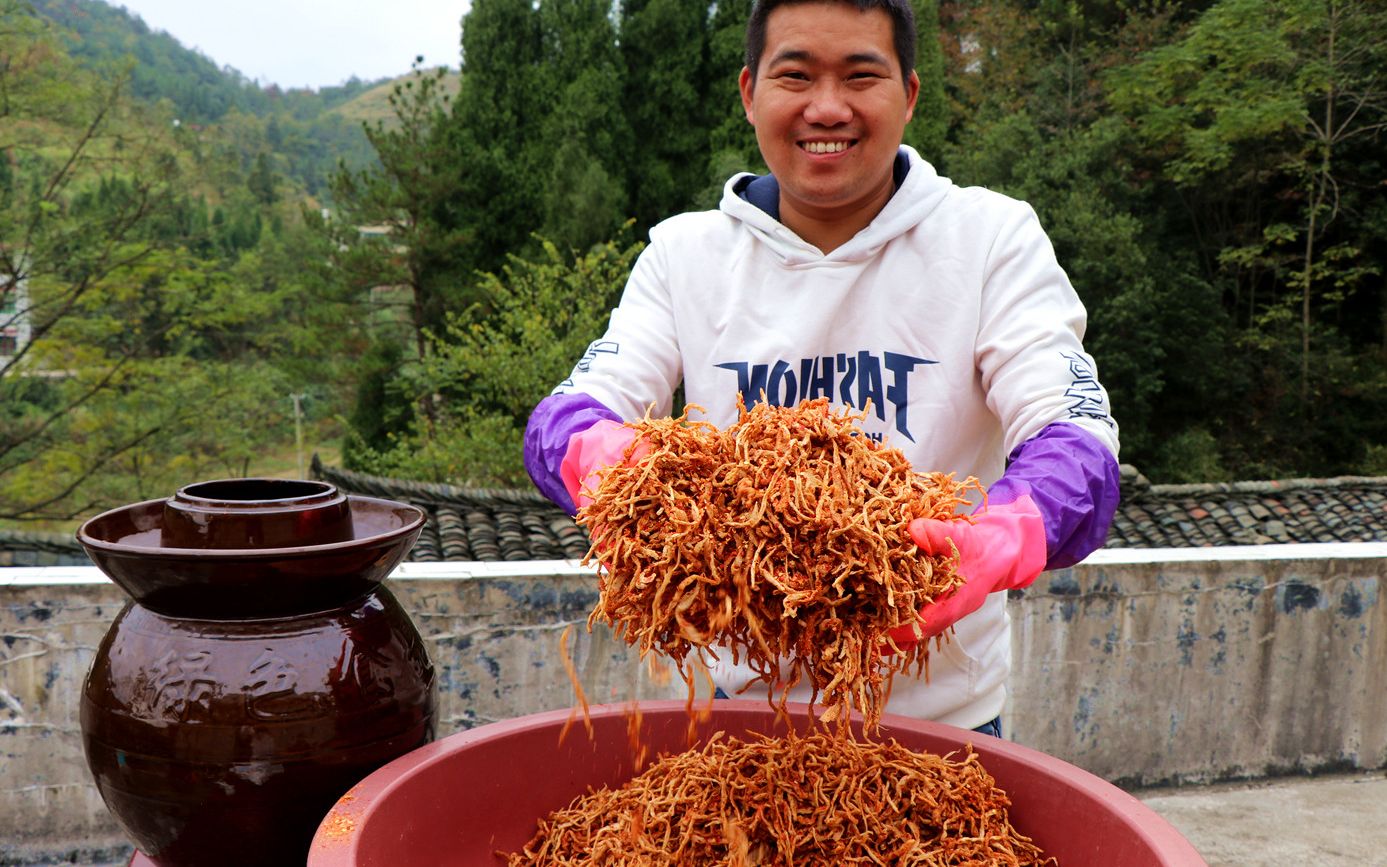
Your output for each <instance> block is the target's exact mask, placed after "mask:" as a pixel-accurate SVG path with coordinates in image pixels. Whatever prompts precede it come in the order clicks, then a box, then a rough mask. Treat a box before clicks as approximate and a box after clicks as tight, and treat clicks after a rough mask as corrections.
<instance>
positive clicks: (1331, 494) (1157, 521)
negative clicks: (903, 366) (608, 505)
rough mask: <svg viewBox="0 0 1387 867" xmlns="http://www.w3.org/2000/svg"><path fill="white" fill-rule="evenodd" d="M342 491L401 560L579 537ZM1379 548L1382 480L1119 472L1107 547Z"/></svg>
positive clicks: (556, 517)
mask: <svg viewBox="0 0 1387 867" xmlns="http://www.w3.org/2000/svg"><path fill="white" fill-rule="evenodd" d="M313 476H314V477H315V478H319V479H322V480H324V481H327V482H331V483H332V484H334V485H337V486H338V487H339V488H341V489H342V490H344V491H349V492H351V493H356V494H365V495H367V496H375V497H384V498H386V499H392V500H400V501H403V502H407V503H413V504H414V505H416V506H419V507H420V508H422V509H423V510H424V511H425V513H426V514H427V515H428V520H427V521H426V523H425V525H424V529H423V531H422V532H421V533H420V535H419V541H418V542H417V543H416V544H415V546H414V549H413V551H411V552H410V559H411V560H415V561H423V562H437V561H443V560H491V561H496V560H578V559H581V558H582V557H583V556H584V555H585V554H586V553H587V550H588V538H587V533H586V531H584V530H583V529H582V528H581V527H579V526H578V525H577V524H575V523H574V522H573V519H572V518H570V517H569V516H568V515H566V514H564V512H563V510H562V509H560V508H559V507H558V506H555V505H554V504H553V503H551V502H549V501H548V500H546V499H545V498H544V497H542V496H540V495H539V494H538V493H537V492H535V491H532V490H529V491H517V490H490V489H480V488H461V487H455V486H451V485H438V484H427V483H424V482H410V481H401V480H399V479H387V478H381V477H378V476H368V475H364V474H361V473H354V472H349V471H347V470H341V469H336V468H333V467H325V466H323V465H322V463H321V462H319V461H318V459H317V458H316V457H315V458H314V461H313ZM1292 542H1387V477H1361V476H1349V477H1342V478H1335V479H1288V480H1285V481H1271V482H1224V483H1217V484H1202V485H1153V484H1151V483H1150V482H1149V481H1147V479H1146V478H1145V477H1144V476H1142V475H1141V474H1140V473H1138V472H1136V470H1134V469H1133V468H1132V467H1130V466H1124V467H1123V468H1122V504H1121V506H1120V507H1119V508H1118V512H1117V517H1116V519H1115V520H1114V521H1113V527H1112V531H1111V532H1110V533H1109V534H1108V541H1107V544H1106V547H1108V548H1191V547H1208V546H1219V545H1269V544H1286V543H1292ZM89 563H90V561H89V560H88V559H87V556H86V554H85V553H84V552H83V551H82V548H81V546H79V545H78V544H77V541H76V539H74V538H73V537H71V536H69V535H61V534H52V533H21V532H11V531H0V567H5V566H69V565H87V564H89Z"/></svg>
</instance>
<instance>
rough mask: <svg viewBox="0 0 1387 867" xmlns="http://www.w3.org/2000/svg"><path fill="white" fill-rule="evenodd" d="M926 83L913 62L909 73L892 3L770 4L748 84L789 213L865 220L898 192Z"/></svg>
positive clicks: (750, 113)
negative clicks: (905, 141) (902, 156)
mask: <svg viewBox="0 0 1387 867" xmlns="http://www.w3.org/2000/svg"><path fill="white" fill-rule="evenodd" d="M919 88H920V83H919V80H918V79H917V78H916V77H915V74H914V72H911V73H910V78H909V81H908V82H907V81H903V80H902V77H901V69H900V65H899V63H898V62H897V60H896V54H895V44H894V42H893V40H892V30H891V17H890V16H889V15H888V14H887V13H886V12H885V11H883V10H881V9H871V10H867V11H860V10H858V9H857V8H855V7H854V6H851V5H849V4H846V3H834V2H826V3H815V2H811V3H797V4H791V5H787V6H781V7H778V8H776V9H775V10H774V11H772V12H771V14H770V17H769V19H768V20H767V22H766V47H765V51H764V52H763V53H762V55H761V65H760V68H759V69H758V70H757V75H756V76H755V80H754V81H753V79H752V76H751V72H750V70H747V69H743V70H742V75H741V90H742V104H743V105H744V106H745V108H746V115H747V120H749V121H751V123H752V125H754V126H755V127H756V139H757V142H758V143H759V144H760V147H761V155H762V156H763V157H764V158H765V160H766V165H767V166H768V167H769V168H770V170H771V172H772V173H773V174H774V175H775V177H776V179H777V180H779V182H780V190H781V219H782V221H783V222H785V223H786V224H787V225H791V226H793V225H794V220H795V218H796V217H797V216H802V217H805V218H808V219H812V220H815V221H818V222H820V223H833V222H835V221H837V220H844V221H852V222H861V225H866V222H869V221H870V220H871V218H872V217H873V216H875V215H876V212H877V211H879V210H880V209H881V207H882V206H883V205H884V204H885V203H886V200H887V199H889V198H890V197H891V193H892V191H893V189H894V187H893V184H892V175H891V169H892V163H893V161H894V160H895V157H896V152H897V149H898V148H899V146H900V143H901V136H902V135H903V133H904V131H905V125H906V122H907V121H909V120H910V116H911V113H912V112H913V111H914V109H915V97H916V94H917V93H918V92H919ZM864 211H870V213H867V214H866V220H860V217H861V216H862V215H863V213H864ZM787 212H788V213H787Z"/></svg>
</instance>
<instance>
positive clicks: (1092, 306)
mask: <svg viewBox="0 0 1387 867" xmlns="http://www.w3.org/2000/svg"><path fill="white" fill-rule="evenodd" d="M915 5H916V8H917V10H918V12H919V16H920V37H921V43H920V45H921V50H920V52H919V57H918V71H919V73H920V76H921V80H922V82H923V88H922V91H921V100H920V105H919V108H918V109H917V112H916V118H915V120H914V122H912V124H911V126H910V128H909V129H908V131H907V137H908V141H909V142H910V143H911V144H913V145H915V146H916V147H917V148H919V149H920V150H921V152H922V153H923V154H924V155H925V156H926V158H927V159H929V160H931V161H932V162H933V163H934V164H935V165H936V166H937V167H938V168H939V170H940V172H941V173H942V174H945V175H948V176H950V177H952V178H953V179H954V180H955V181H957V182H958V183H960V184H972V185H983V186H987V187H991V188H993V189H997V190H999V191H1001V192H1004V193H1007V194H1009V195H1013V196H1016V197H1018V198H1022V199H1025V200H1026V201H1028V202H1030V203H1031V204H1032V205H1033V207H1034V208H1035V209H1036V211H1037V213H1038V214H1039V216H1040V218H1041V220H1042V222H1043V224H1044V225H1045V226H1046V228H1047V230H1048V232H1049V233H1050V235H1051V237H1052V239H1053V240H1054V242H1055V246H1056V249H1057V252H1058V253H1059V256H1060V260H1061V263H1062V264H1063V265H1064V266H1065V268H1066V269H1067V270H1068V272H1069V274H1070V276H1071V278H1072V280H1073V282H1074V284H1075V286H1076V288H1077V289H1078V291H1079V293H1080V295H1081V297H1082V298H1083V300H1084V301H1085V304H1086V305H1087V307H1088V310H1089V314H1090V315H1089V331H1088V337H1087V340H1086V342H1087V345H1088V347H1089V348H1090V350H1091V351H1092V352H1093V353H1094V355H1095V356H1096V357H1097V360H1098V363H1099V370H1100V373H1101V375H1102V378H1103V380H1104V381H1105V383H1106V384H1107V386H1108V388H1109V391H1110V392H1111V396H1112V402H1113V407H1114V412H1115V415H1116V416H1117V418H1118V421H1119V422H1120V424H1121V426H1122V439H1123V455H1122V459H1123V460H1124V461H1125V462H1130V463H1134V464H1136V465H1137V466H1138V468H1139V469H1141V470H1142V471H1143V472H1145V473H1146V474H1147V475H1148V476H1149V477H1150V478H1152V479H1153V480H1155V481H1169V482H1184V481H1191V482H1192V481H1217V480H1232V479H1251V478H1285V477H1291V476H1331V475H1343V474H1387V289H1384V278H1383V273H1384V268H1387V197H1384V196H1383V188H1384V186H1387V166H1384V160H1383V155H1384V153H1387V148H1384V140H1383V137H1384V132H1385V131H1387V81H1385V80H1384V79H1383V77H1382V75H1381V70H1382V69H1384V68H1387V12H1385V11H1384V10H1383V8H1382V6H1381V4H1380V3H1375V2H1369V0H1356V2H1341V0H1201V2H1192V3H1170V2H1161V0H1143V2H1134V3H1123V4H1111V3H1098V2H1079V3H1073V2H1060V0H916V2H915ZM38 6H39V7H40V8H42V9H43V10H44V13H43V14H42V15H37V14H34V11H33V10H34V8H35V7H34V6H31V5H30V4H28V3H25V2H21V0H0V14H3V16H4V23H5V26H4V28H3V29H0V94H3V97H4V99H3V104H0V148H2V149H3V156H4V159H0V199H3V200H2V201H0V254H3V255H2V257H0V274H8V275H10V280H9V282H8V283H7V284H5V285H6V286H7V287H9V288H11V290H13V287H16V286H19V285H20V284H21V283H22V285H23V286H24V287H25V288H26V291H27V300H26V301H22V302H20V303H18V304H16V303H14V301H13V299H14V298H16V297H18V296H16V295H15V294H14V293H13V291H11V293H10V294H9V295H8V297H9V298H10V299H11V301H10V306H9V308H6V307H5V305H4V304H3V303H0V327H4V326H5V324H6V321H7V320H6V317H7V316H8V317H10V319H9V321H11V322H13V321H15V319H16V318H17V314H16V313H15V312H14V311H15V310H16V309H17V310H19V311H21V312H23V313H24V315H26V316H27V317H28V321H30V322H31V323H32V325H33V335H34V336H33V339H32V340H31V341H30V342H29V343H28V344H27V348H26V349H25V350H24V351H23V352H22V353H21V354H20V355H19V356H18V357H11V358H5V357H4V356H0V405H3V410H4V411H3V417H4V419H5V427H3V428H0V519H6V518H7V519H10V520H24V521H35V520H48V521H54V520H59V521H60V520H63V519H70V518H73V517H76V516H80V515H82V514H89V513H90V512H91V511H92V510H94V509H96V508H100V507H104V506H110V505H115V504H117V503H118V502H124V501H128V500H130V499H132V498H135V497H137V496H162V495H165V494H167V493H168V492H169V491H170V490H172V489H173V487H175V486H176V485H177V484H182V483H186V482H188V481H192V480H196V479H198V478H206V477H210V476H211V475H225V474H237V473H241V472H247V471H259V470H260V469H261V467H262V466H263V465H262V464H261V463H259V461H260V459H261V458H262V457H263V456H264V455H266V454H268V453H272V452H274V451H275V450H276V449H279V450H281V451H282V450H283V448H284V443H285V442H286V439H285V438H286V436H288V433H287V432H288V431H289V430H290V429H291V419H290V418H289V416H288V413H289V412H290V409H291V406H292V404H291V402H290V399H289V398H290V396H291V395H295V394H306V395H309V396H310V397H309V399H308V404H309V405H310V408H311V412H312V414H313V416H314V418H316V419H317V420H318V421H319V422H320V423H322V424H326V425H331V424H337V425H340V427H339V428H338V429H337V431H336V433H338V434H340V436H341V445H342V449H343V454H344V457H345V459H346V461H347V462H348V463H349V465H350V466H352V467H354V468H357V469H364V470H369V471H374V472H382V473H389V474H394V475H401V476H408V477H415V478H423V479H432V480H440V481H451V482H454V483H459V484H477V485H487V486H495V485H521V486H524V485H527V484H528V481H527V480H526V478H525V475H524V472H523V468H522V467H521V465H520V433H521V431H522V430H523V426H524V422H525V418H526V416H527V415H528V412H529V410H530V408H531V407H533V405H534V404H535V402H537V401H538V400H539V399H540V398H541V397H542V396H543V395H544V394H545V393H547V391H548V390H549V389H550V388H551V387H552V386H553V384H554V383H556V382H557V381H559V380H560V379H562V378H563V377H564V375H566V373H567V372H568V370H569V368H570V367H571V365H572V364H573V363H574V361H575V360H576V359H577V358H578V357H579V356H580V355H581V353H582V352H583V351H584V348H585V347H586V346H587V343H588V342H589V341H590V340H592V339H593V338H594V337H596V336H597V335H598V334H599V333H600V331H601V329H602V327H603V325H604V322H605V318H606V315H607V312H608V311H609V310H610V308H611V306H612V304H613V303H614V302H615V300H616V298H617V297H618V295H619V293H620V291H621V287H622V284H623V282H624V279H625V275H626V273H627V272H628V271H629V268H630V265H631V262H632V261H633V260H634V257H635V255H636V254H637V253H638V252H639V250H640V247H641V242H642V240H643V239H644V238H645V237H646V232H647V231H648V229H649V227H650V226H651V225H653V224H654V223H655V222H657V221H659V220H661V219H663V218H665V217H667V216H669V215H672V214H674V213H677V212H679V211H681V210H685V209H688V208H699V207H711V206H714V205H715V203H716V200H717V197H718V195H719V193H720V190H721V187H722V184H723V182H724V181H725V180H726V179H727V177H728V176H729V175H730V174H731V173H732V172H735V171H738V170H743V169H746V170H752V171H758V170H763V168H762V167H761V165H760V160H759V156H758V153H757V150H756V144H755V138H754V136H753V134H752V130H751V128H750V127H749V126H748V125H747V123H746V121H745V118H744V117H743V114H742V109H741V105H740V102H739V100H738V96H737V90H736V74H737V71H738V69H739V67H740V64H741V60H740V58H741V52H742V34H743V28H744V25H745V20H746V16H747V13H748V11H749V8H750V0H719V2H718V3H716V4H712V5H704V4H697V3H688V2H685V0H626V2H623V3H621V4H620V5H619V6H618V7H616V11H615V12H613V8H614V7H613V5H612V4H611V3H610V2H608V0H540V2H533V0H473V2H472V5H471V11H470V13H469V14H468V15H467V17H466V18H465V20H464V23H463V31H462V33H461V44H462V56H463V58H464V64H463V69H462V78H461V84H460V85H459V82H458V80H457V77H456V76H455V75H449V74H447V73H445V72H443V71H441V70H427V69H419V70H416V71H415V72H414V73H413V74H412V75H410V76H407V77H406V78H404V79H402V80H400V81H398V82H395V83H394V84H393V85H392V86H390V87H388V88H386V93H387V94H388V98H387V99H386V101H385V103H384V116H382V111H381V107H380V103H379V101H378V97H379V96H380V91H379V89H377V93H376V96H375V97H365V98H364V100H363V101H361V102H357V103H356V104H355V105H354V106H348V105H347V103H346V101H345V97H347V96H352V97H356V98H358V99H362V97H361V92H364V91H366V90H367V88H366V87H365V85H364V84H359V83H354V84H351V85H348V86H347V87H346V88H344V89H342V92H340V93H339V92H336V91H333V92H319V93H317V94H309V93H306V92H305V93H298V92H291V93H273V92H270V91H265V90H262V89H258V88H256V87H254V86H252V85H250V84H249V83H248V82H246V81H244V80H243V79H242V78H240V77H239V76H238V75H236V74H235V73H232V72H228V71H227V70H216V69H215V64H213V63H212V62H211V61H210V60H207V59H206V58H200V57H199V56H198V55H195V54H189V53H187V52H184V53H182V54H180V53H179V50H178V49H177V46H176V45H173V44H170V43H171V41H170V40H168V38H167V37H164V36H161V35H159V34H150V33H149V32H148V30H147V28H145V29H144V32H143V33H141V32H140V31H141V27H140V25H139V24H138V23H137V22H135V21H134V19H132V18H131V17H130V16H128V15H126V14H125V13H123V12H119V11H115V10H110V9H109V8H106V7H102V9H96V8H95V7H94V6H92V5H90V4H88V3H79V2H75V0H61V2H60V0H42V2H40V3H39V4H38ZM112 70H115V71H114V72H113V71H112ZM218 76H220V77H218ZM194 82H197V83H194ZM349 90H350V91H352V92H351V93H347V92H346V91H349ZM315 100H316V101H315ZM372 103H374V104H375V106H376V107H375V108H374V109H364V110H366V111H372V112H374V113H373V114H369V115H363V114H361V113H360V111H362V110H363V106H365V105H368V104H372ZM348 116H351V117H352V118H362V117H366V118H369V121H368V123H367V124H366V125H365V127H364V128H363V127H362V126H360V125H358V124H357V123H356V121H355V120H354V119H350V120H349V119H348ZM333 117H336V118H337V120H335V121H334V120H332V119H331V118H333ZM339 123H340V124H341V125H342V127H341V128H343V129H345V128H351V129H353V130H358V131H359V133H360V135H361V139H360V141H361V142H362V144H361V150H360V151H356V150H353V147H352V146H351V145H349V144H345V143H339V144H333V142H335V141H337V139H334V138H333V136H332V135H331V134H328V133H325V132H323V131H324V130H329V131H330V130H332V129H336V127H334V126H332V125H333V124H339ZM342 141H343V142H345V141H346V139H343V140H342ZM353 154H355V156H353ZM339 157H344V158H346V159H347V165H346V166H345V167H343V168H340V169H339V168H337V160H338V158H339ZM324 205H329V206H330V209H331V211H330V212H331V218H330V219H327V220H324V219H322V218H321V216H320V213H321V212H320V208H321V207H322V206H324ZM16 277H18V278H22V279H16ZM6 309H9V310H10V312H9V313H6V312H5V311H6ZM334 419H335V420H336V421H335V422H334V421H333V420H334Z"/></svg>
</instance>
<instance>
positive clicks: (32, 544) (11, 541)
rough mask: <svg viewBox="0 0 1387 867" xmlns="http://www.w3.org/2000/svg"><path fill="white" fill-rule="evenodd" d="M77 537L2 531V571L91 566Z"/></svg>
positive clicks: (0, 565)
mask: <svg viewBox="0 0 1387 867" xmlns="http://www.w3.org/2000/svg"><path fill="white" fill-rule="evenodd" d="M90 565H91V560H90V559H88V557H87V552H86V551H84V550H82V546H81V545H79V544H78V543H77V538H76V537H75V536H70V535H66V534H63V533H26V532H22V531H15V530H0V568H3V567H5V566H90Z"/></svg>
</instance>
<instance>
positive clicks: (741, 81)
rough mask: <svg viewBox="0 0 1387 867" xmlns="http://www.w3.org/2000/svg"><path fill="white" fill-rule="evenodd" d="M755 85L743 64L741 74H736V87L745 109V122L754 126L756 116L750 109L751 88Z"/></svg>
mask: <svg viewBox="0 0 1387 867" xmlns="http://www.w3.org/2000/svg"><path fill="white" fill-rule="evenodd" d="M755 86H756V82H755V81H754V80H753V79H752V77H751V70H750V69H747V68H746V67H745V66H743V67H742V73H741V75H739V76H737V87H738V89H740V90H741V92H742V109H743V110H744V111H746V122H747V123H749V124H751V125H752V126H756V118H755V116H753V114H752V111H751V89H752V88H753V87H755Z"/></svg>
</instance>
